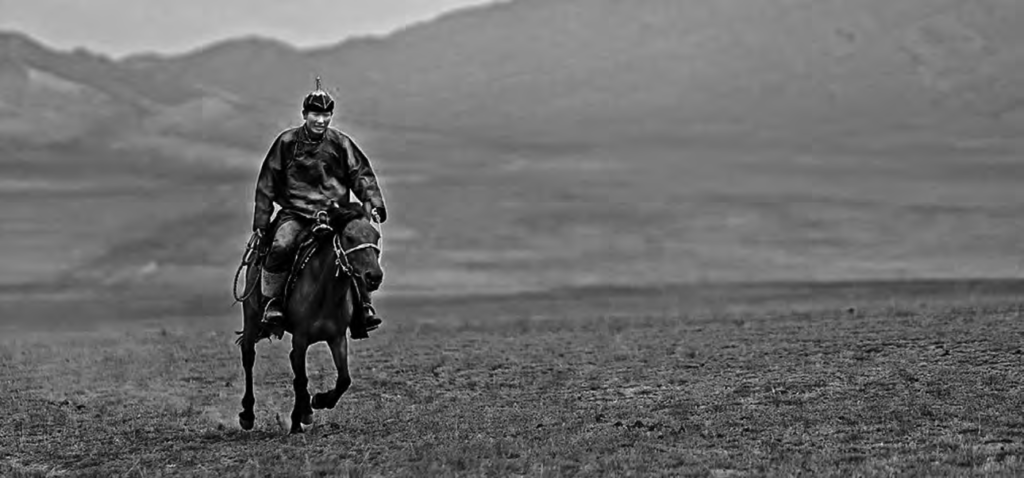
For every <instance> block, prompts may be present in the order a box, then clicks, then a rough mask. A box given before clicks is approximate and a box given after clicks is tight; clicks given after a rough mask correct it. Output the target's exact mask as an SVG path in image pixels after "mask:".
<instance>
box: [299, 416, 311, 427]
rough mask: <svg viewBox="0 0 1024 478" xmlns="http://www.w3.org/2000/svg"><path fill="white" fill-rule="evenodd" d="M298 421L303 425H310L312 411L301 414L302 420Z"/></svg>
mask: <svg viewBox="0 0 1024 478" xmlns="http://www.w3.org/2000/svg"><path fill="white" fill-rule="evenodd" d="M300 421H301V422H302V424H303V425H312V424H313V414H312V413H308V414H306V415H303V416H302V420H300Z"/></svg>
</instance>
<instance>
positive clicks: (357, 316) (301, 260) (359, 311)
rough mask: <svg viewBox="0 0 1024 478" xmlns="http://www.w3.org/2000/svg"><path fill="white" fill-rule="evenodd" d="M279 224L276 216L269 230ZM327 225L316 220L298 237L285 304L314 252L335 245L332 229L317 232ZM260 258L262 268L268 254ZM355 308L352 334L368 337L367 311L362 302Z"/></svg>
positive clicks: (351, 324)
mask: <svg viewBox="0 0 1024 478" xmlns="http://www.w3.org/2000/svg"><path fill="white" fill-rule="evenodd" d="M277 225H278V220H277V218H275V219H274V221H273V222H272V223H271V227H270V228H269V230H271V231H276V230H277ZM325 225H326V224H323V223H320V222H314V224H313V225H312V226H310V227H306V228H303V229H302V232H300V233H299V236H298V237H297V238H296V241H297V242H298V243H299V247H298V248H297V250H296V252H295V257H294V258H293V259H292V266H291V268H290V269H289V272H288V279H287V281H286V282H285V287H284V291H282V293H281V298H280V300H281V301H283V303H285V304H287V303H288V300H289V298H290V297H291V294H292V291H293V290H294V289H295V283H296V281H297V280H298V278H299V275H300V273H301V272H302V270H303V269H305V268H306V264H308V263H309V260H310V258H311V257H313V254H314V253H316V252H317V250H319V249H320V248H321V247H333V244H332V242H331V241H332V237H333V234H334V233H333V232H331V231H330V230H328V231H327V232H326V233H322V234H321V233H317V232H316V229H317V227H318V226H325ZM260 259H261V260H260V267H261V268H262V267H263V260H265V259H266V255H265V254H261V257H260ZM356 280H358V278H357V277H353V284H352V287H353V288H354V289H355V291H354V292H355V293H356V296H357V301H362V298H361V297H362V292H361V290H360V288H359V286H358V285H357V284H355V281H356ZM353 309H354V313H353V316H352V322H351V323H350V324H349V329H350V330H351V332H352V336H353V338H366V337H367V334H366V331H365V328H366V327H365V325H364V324H365V323H366V320H365V319H366V311H365V310H364V308H363V307H362V306H361V303H360V304H356V307H354V308H353ZM288 320H289V319H288V316H287V315H285V316H284V321H285V323H287V322H288ZM284 325H285V324H282V326H284ZM274 332H275V335H277V337H278V338H279V339H280V338H281V336H282V333H277V332H278V331H274ZM281 332H283V331H281Z"/></svg>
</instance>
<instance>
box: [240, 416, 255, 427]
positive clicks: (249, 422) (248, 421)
mask: <svg viewBox="0 0 1024 478" xmlns="http://www.w3.org/2000/svg"><path fill="white" fill-rule="evenodd" d="M255 423H256V419H255V418H245V417H243V416H242V414H239V415H238V424H239V425H240V426H241V427H242V430H252V426H253V425H254V424H255Z"/></svg>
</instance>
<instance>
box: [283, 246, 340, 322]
mask: <svg viewBox="0 0 1024 478" xmlns="http://www.w3.org/2000/svg"><path fill="white" fill-rule="evenodd" d="M332 240H333V238H332V239H325V240H324V241H322V242H321V243H320V244H319V245H318V246H317V250H316V251H315V252H314V253H313V257H311V258H310V261H309V264H307V265H306V267H305V268H304V269H303V270H302V271H301V272H300V273H299V277H298V280H299V281H300V282H303V281H305V282H307V287H303V288H301V289H304V290H306V291H309V292H308V293H307V296H306V297H295V298H296V299H299V300H302V301H304V302H307V303H309V304H322V305H323V306H324V307H331V308H332V309H333V310H339V311H340V310H342V306H344V305H345V303H346V302H352V297H350V296H349V294H350V293H351V289H352V278H351V277H348V276H346V275H344V273H342V274H341V275H340V276H336V275H335V274H336V273H338V272H339V270H338V266H337V263H336V261H337V259H338V258H337V255H336V253H335V252H334V248H333V244H332V242H331V241H332ZM296 289H300V288H298V287H297V288H296Z"/></svg>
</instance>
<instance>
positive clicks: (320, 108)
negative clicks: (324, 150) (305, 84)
mask: <svg viewBox="0 0 1024 478" xmlns="http://www.w3.org/2000/svg"><path fill="white" fill-rule="evenodd" d="M333 116H334V98H331V95H329V94H327V92H326V91H324V90H323V89H322V88H320V77H319V76H318V77H316V89H315V90H313V91H311V92H310V93H309V94H308V95H306V98H305V99H304V100H302V118H303V120H305V122H306V127H307V128H309V131H311V132H312V133H313V134H318V135H319V134H323V133H324V132H325V131H327V126H329V125H330V124H331V117H333Z"/></svg>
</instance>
